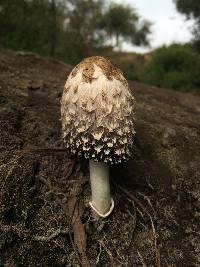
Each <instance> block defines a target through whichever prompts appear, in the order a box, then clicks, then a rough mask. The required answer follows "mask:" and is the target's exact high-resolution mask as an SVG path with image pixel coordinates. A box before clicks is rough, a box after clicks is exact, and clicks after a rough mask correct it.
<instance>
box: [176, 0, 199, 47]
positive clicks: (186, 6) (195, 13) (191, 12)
mask: <svg viewBox="0 0 200 267" xmlns="http://www.w3.org/2000/svg"><path fill="white" fill-rule="evenodd" d="M174 1H175V3H176V7H177V9H178V11H179V12H181V13H182V14H184V15H186V17H187V19H194V20H195V24H194V26H193V28H192V34H193V40H192V42H193V44H194V47H195V48H196V50H197V51H200V1H199V0H174Z"/></svg>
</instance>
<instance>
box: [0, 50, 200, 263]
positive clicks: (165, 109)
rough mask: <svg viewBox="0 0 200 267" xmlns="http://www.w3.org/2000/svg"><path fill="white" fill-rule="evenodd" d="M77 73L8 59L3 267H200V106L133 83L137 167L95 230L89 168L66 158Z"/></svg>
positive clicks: (0, 55)
mask: <svg viewBox="0 0 200 267" xmlns="http://www.w3.org/2000/svg"><path fill="white" fill-rule="evenodd" d="M70 70H71V67H70V66H68V65H65V64H64V63H62V62H58V61H56V60H52V59H43V58H40V57H39V56H37V55H34V54H31V53H30V54H27V53H14V52H11V51H0V266H1V265H2V266H73V267H74V266H199V265H200V238H199V235H200V164H199V162H200V138H199V136H200V120H199V117H200V108H199V107H200V97H199V96H198V95H192V94H189V93H177V92H173V91H170V90H161V89H157V88H155V87H148V86H145V85H142V84H139V83H134V82H131V83H130V85H131V88H132V90H133V93H134V95H135V98H136V101H137V121H136V124H137V125H136V132H137V135H136V139H135V141H134V142H135V143H134V146H135V147H134V155H135V156H134V159H133V160H132V161H130V162H129V163H127V164H126V165H121V166H115V167H114V168H113V169H112V194H113V197H114V199H115V203H116V206H115V210H114V212H113V214H112V215H111V216H110V217H108V218H107V219H105V220H95V218H94V216H93V215H92V214H91V210H90V209H89V207H88V199H89V196H90V186H89V181H88V169H87V162H86V161H84V160H81V159H79V160H76V159H70V158H69V157H68V155H67V153H66V151H65V149H63V144H62V139H61V123H60V120H59V119H60V98H61V94H62V90H63V85H64V82H65V80H66V78H67V75H68V74H69V71H70Z"/></svg>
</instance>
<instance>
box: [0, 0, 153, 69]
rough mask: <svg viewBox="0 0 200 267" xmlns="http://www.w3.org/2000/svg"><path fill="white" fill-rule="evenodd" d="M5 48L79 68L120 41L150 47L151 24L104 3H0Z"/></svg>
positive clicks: (35, 0) (96, 0)
mask: <svg viewBox="0 0 200 267" xmlns="http://www.w3.org/2000/svg"><path fill="white" fill-rule="evenodd" d="M0 25H1V27H0V47H3V48H9V49H14V50H24V51H33V52H36V53H39V54H41V55H43V56H52V57H57V58H60V59H62V60H65V61H66V62H68V63H71V64H75V63H77V62H78V61H80V60H81V59H82V58H83V57H86V56H89V55H92V54H95V53H98V52H99V50H100V48H102V47H103V48H104V46H107V45H108V44H110V43H111V40H112V39H113V38H115V39H116V45H117V46H119V44H120V43H121V42H123V41H126V42H131V43H133V44H136V45H140V44H148V38H147V37H148V34H149V33H150V24H149V23H148V22H146V21H141V20H140V18H139V15H138V14H137V13H136V11H135V10H134V9H133V8H131V7H130V6H123V5H117V4H111V5H107V4H106V3H105V2H104V0H6V1H5V0H0Z"/></svg>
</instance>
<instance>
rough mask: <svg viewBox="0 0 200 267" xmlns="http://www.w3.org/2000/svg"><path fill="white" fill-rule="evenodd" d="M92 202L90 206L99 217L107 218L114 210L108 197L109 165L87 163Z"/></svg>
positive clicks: (94, 162) (112, 203) (111, 200)
mask: <svg viewBox="0 0 200 267" xmlns="http://www.w3.org/2000/svg"><path fill="white" fill-rule="evenodd" d="M89 166H90V183H91V191H92V200H91V202H90V206H91V207H92V209H93V210H95V212H96V213H97V214H98V215H99V216H101V217H107V216H108V215H109V214H110V213H111V212H112V210H113V208H114V202H113V199H112V198H111V196H110V183H109V165H108V164H105V163H103V162H96V161H93V160H90V161H89Z"/></svg>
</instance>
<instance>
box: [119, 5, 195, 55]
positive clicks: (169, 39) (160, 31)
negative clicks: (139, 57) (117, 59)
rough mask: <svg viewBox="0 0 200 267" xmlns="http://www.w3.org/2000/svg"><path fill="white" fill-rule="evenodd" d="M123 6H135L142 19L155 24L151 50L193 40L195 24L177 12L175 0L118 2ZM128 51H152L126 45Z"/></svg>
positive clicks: (124, 47)
mask: <svg viewBox="0 0 200 267" xmlns="http://www.w3.org/2000/svg"><path fill="white" fill-rule="evenodd" d="M116 2H120V3H123V4H130V5H133V6H134V7H135V8H136V9H137V11H138V13H139V14H140V15H141V16H142V18H144V19H147V20H150V21H151V22H153V26H152V35H151V38H150V39H151V48H152V49H153V48H156V47H158V46H161V45H163V44H170V43H173V42H183V43H184V42H187V41H189V40H191V34H190V27H191V25H193V23H192V22H191V21H190V22H189V21H186V19H185V17H184V16H183V15H181V14H180V13H178V12H177V10H176V6H175V4H174V3H173V0H116ZM123 49H125V50H128V51H138V52H146V51H148V50H151V49H145V48H135V47H134V48H133V47H131V46H129V45H124V46H123Z"/></svg>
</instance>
